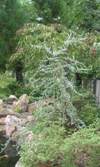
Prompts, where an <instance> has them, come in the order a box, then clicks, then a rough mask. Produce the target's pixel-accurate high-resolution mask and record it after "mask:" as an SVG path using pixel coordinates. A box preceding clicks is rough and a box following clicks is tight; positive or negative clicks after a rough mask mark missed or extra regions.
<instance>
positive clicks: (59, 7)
mask: <svg viewBox="0 0 100 167" xmlns="http://www.w3.org/2000/svg"><path fill="white" fill-rule="evenodd" d="M33 1H34V2H35V3H36V8H37V11H38V15H39V17H42V18H43V21H44V22H46V23H48V22H54V21H56V22H61V23H64V24H66V25H67V27H74V28H75V27H79V28H82V29H84V28H85V29H87V30H93V29H97V30H99V9H100V4H99V2H97V1H96V0H74V1H72V0H67V1H66V0H51V1H49V0H46V1H45V0H41V1H40V0H33ZM55 18H56V19H55Z"/></svg>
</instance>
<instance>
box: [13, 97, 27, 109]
mask: <svg viewBox="0 0 100 167" xmlns="http://www.w3.org/2000/svg"><path fill="white" fill-rule="evenodd" d="M28 103H29V98H28V96H27V95H26V94H24V95H22V96H21V97H20V98H19V100H18V101H16V102H14V103H13V111H15V112H27V111H28Z"/></svg>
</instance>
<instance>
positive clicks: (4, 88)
mask: <svg viewBox="0 0 100 167" xmlns="http://www.w3.org/2000/svg"><path fill="white" fill-rule="evenodd" d="M13 81H14V79H13V78H12V76H11V75H10V74H9V73H8V72H6V73H1V74H0V98H6V97H7V96H9V95H10V94H11V91H10V89H9V84H11V83H12V82H13Z"/></svg>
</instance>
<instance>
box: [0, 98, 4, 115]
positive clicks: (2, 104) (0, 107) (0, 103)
mask: <svg viewBox="0 0 100 167" xmlns="http://www.w3.org/2000/svg"><path fill="white" fill-rule="evenodd" d="M2 111H4V103H3V100H1V99H0V112H2Z"/></svg>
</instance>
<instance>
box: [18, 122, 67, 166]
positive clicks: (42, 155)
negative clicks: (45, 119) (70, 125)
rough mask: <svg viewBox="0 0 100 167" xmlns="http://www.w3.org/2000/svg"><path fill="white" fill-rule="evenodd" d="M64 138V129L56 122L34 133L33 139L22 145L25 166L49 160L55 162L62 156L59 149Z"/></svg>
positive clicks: (37, 164) (36, 164)
mask: <svg viewBox="0 0 100 167" xmlns="http://www.w3.org/2000/svg"><path fill="white" fill-rule="evenodd" d="M63 138H64V129H63V128H62V127H60V126H59V125H54V124H52V125H51V126H50V127H48V128H46V127H45V128H44V129H43V130H42V131H41V132H40V133H39V134H33V139H32V141H31V142H28V143H25V144H24V145H23V146H22V151H21V161H22V163H23V164H24V166H25V167H26V166H27V165H28V166H29V167H32V166H33V167H34V166H39V164H42V163H46V162H48V163H49V161H50V162H51V163H53V162H54V161H55V160H56V159H58V157H59V156H60V150H59V149H60V146H61V144H62V143H63ZM26 142H27V141H26Z"/></svg>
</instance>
